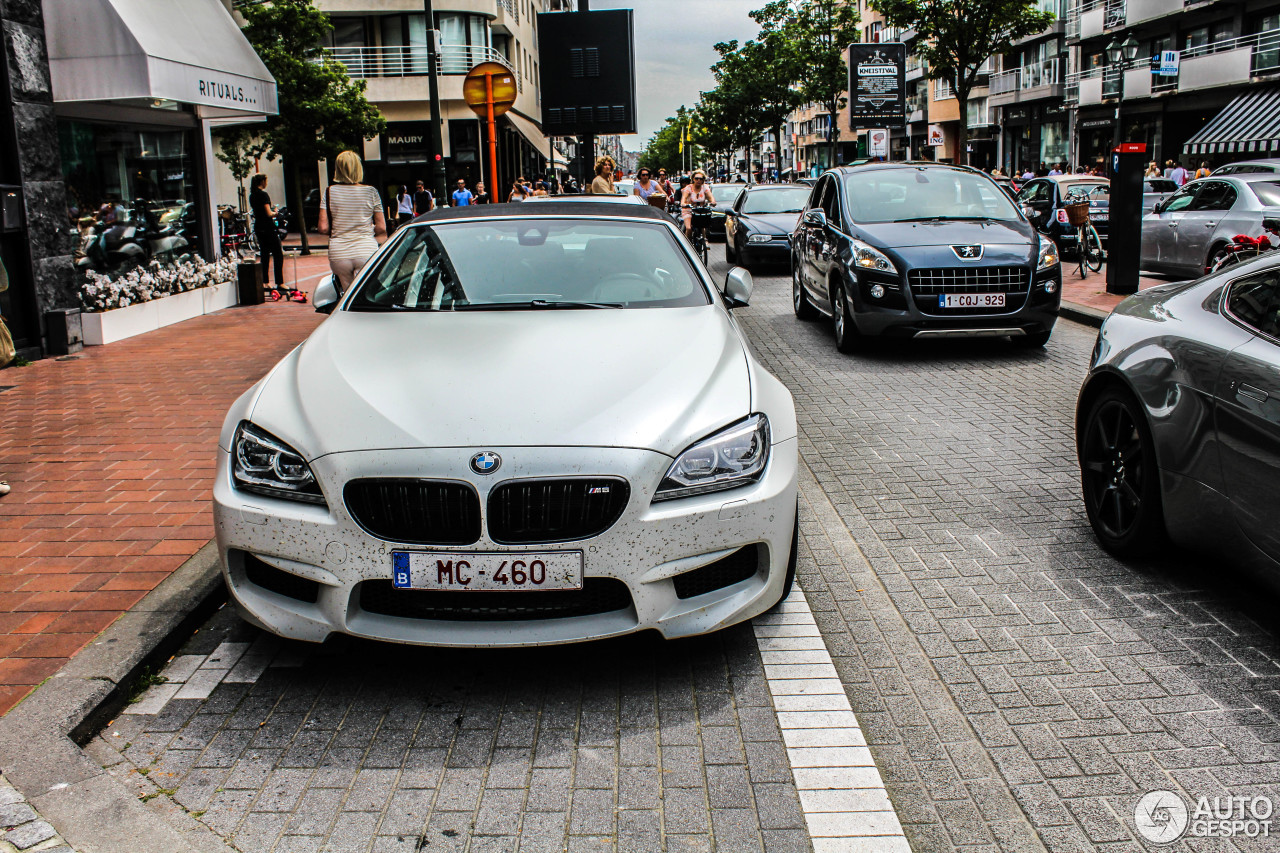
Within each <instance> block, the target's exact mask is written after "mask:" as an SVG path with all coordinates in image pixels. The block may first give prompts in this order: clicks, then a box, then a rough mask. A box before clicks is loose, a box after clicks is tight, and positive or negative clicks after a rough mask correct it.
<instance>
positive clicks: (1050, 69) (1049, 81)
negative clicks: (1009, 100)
mask: <svg viewBox="0 0 1280 853" xmlns="http://www.w3.org/2000/svg"><path fill="white" fill-rule="evenodd" d="M1059 65H1060V63H1059V59H1058V57H1056V56H1055V57H1053V58H1052V59H1046V60H1044V61H1043V62H1034V63H1032V64H1031V65H1024V66H1023V67H1022V68H1021V69H1020V70H1021V71H1022V88H1024V89H1034V88H1036V87H1037V86H1052V85H1054V84H1055V83H1061V82H1062V78H1061V77H1060V76H1059V75H1058V68H1059Z"/></svg>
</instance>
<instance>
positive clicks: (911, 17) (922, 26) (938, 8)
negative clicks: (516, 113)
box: [871, 0, 1054, 164]
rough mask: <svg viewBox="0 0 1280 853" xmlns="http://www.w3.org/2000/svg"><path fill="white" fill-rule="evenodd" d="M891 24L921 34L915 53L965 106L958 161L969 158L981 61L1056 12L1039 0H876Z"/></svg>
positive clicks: (874, 3) (1044, 23)
mask: <svg viewBox="0 0 1280 853" xmlns="http://www.w3.org/2000/svg"><path fill="white" fill-rule="evenodd" d="M871 5H872V7H873V8H875V9H876V10H877V11H879V12H880V14H882V15H884V17H885V21H886V22H887V23H888V24H889V26H892V27H902V28H904V29H914V30H916V31H917V32H918V33H919V34H920V41H919V42H918V47H917V48H916V52H917V53H918V54H919V55H920V58H921V59H923V60H924V61H925V62H926V63H928V66H929V77H930V79H933V80H946V81H948V82H949V83H950V84H951V88H952V89H954V90H955V93H956V102H957V106H959V108H960V130H959V133H958V134H957V136H956V158H955V159H956V162H957V163H960V164H966V163H967V162H968V160H969V156H968V153H967V151H966V148H967V147H968V143H969V95H970V93H972V92H973V89H974V87H975V86H976V85H977V81H978V69H979V68H980V67H981V66H982V63H984V62H986V61H987V59H988V58H989V57H991V56H994V55H996V54H998V53H999V54H1003V53H1008V52H1009V51H1010V50H1011V49H1012V48H1013V43H1014V42H1016V41H1018V40H1019V39H1022V38H1026V37H1027V36H1032V35H1035V34H1036V33H1039V32H1042V31H1043V30H1044V29H1045V28H1046V27H1048V26H1049V25H1050V24H1052V23H1053V17H1054V16H1053V13H1051V12H1041V11H1039V10H1038V9H1037V8H1036V4H1035V0H871Z"/></svg>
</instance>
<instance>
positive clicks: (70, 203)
mask: <svg viewBox="0 0 1280 853" xmlns="http://www.w3.org/2000/svg"><path fill="white" fill-rule="evenodd" d="M58 145H59V149H60V151H61V154H62V169H63V175H64V177H65V179H66V189H67V209H66V213H67V219H68V224H69V225H70V226H71V227H72V228H74V229H75V230H76V232H77V234H78V239H77V243H76V264H77V266H79V267H80V268H81V269H84V270H94V271H97V272H107V273H119V272H125V271H127V270H128V269H130V268H132V267H136V266H140V265H145V264H149V263H150V262H152V261H160V262H161V263H171V262H174V261H179V260H182V259H184V258H186V257H189V256H190V255H191V254H193V253H196V252H199V251H200V248H201V247H200V232H201V228H200V221H201V218H202V217H201V210H200V204H199V201H198V199H197V198H196V192H195V172H194V165H195V158H194V157H193V155H192V153H193V148H194V139H193V131H190V130H153V129H140V128H136V127H123V126H119V125H105V124H90V123H87V122H77V121H68V120H65V119H64V120H59V122H58Z"/></svg>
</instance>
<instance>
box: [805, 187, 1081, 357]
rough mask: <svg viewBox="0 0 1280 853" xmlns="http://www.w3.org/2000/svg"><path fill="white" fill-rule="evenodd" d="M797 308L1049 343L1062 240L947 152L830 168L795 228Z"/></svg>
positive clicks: (871, 322)
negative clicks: (941, 157)
mask: <svg viewBox="0 0 1280 853" xmlns="http://www.w3.org/2000/svg"><path fill="white" fill-rule="evenodd" d="M791 250H792V257H791V293H792V301H793V308H794V310H795V313H796V316H797V317H799V318H801V319H807V318H810V317H812V316H814V315H815V314H819V313H820V314H825V315H828V316H830V317H831V318H832V324H833V327H834V330H835V338H836V346H837V347H838V348H839V349H840V350H841V351H843V352H851V351H853V350H855V349H857V348H858V347H859V346H860V345H861V344H862V343H863V342H865V341H866V340H867V339H868V338H871V337H876V336H899V337H917V338H942V337H998V336H1006V337H1012V338H1013V339H1014V340H1015V341H1016V342H1018V343H1019V344H1022V345H1026V346H1044V344H1045V343H1046V342H1047V341H1048V340H1049V335H1050V334H1051V333H1052V331H1053V324H1054V322H1055V321H1056V320H1057V317H1058V307H1059V304H1060V302H1061V299H1062V292H1061V291H1062V267H1061V265H1060V264H1059V262H1058V250H1057V247H1056V246H1055V245H1054V243H1053V241H1052V240H1050V239H1049V238H1048V237H1044V236H1042V235H1040V234H1039V233H1037V231H1036V230H1035V228H1034V227H1033V226H1032V225H1031V223H1030V222H1028V221H1027V219H1026V218H1025V217H1024V216H1023V215H1022V213H1021V212H1019V210H1018V207H1017V206H1016V205H1015V204H1014V203H1013V202H1012V201H1010V200H1009V197H1008V196H1006V195H1005V194H1004V192H1003V191H1002V190H1001V189H1000V188H999V187H998V186H996V184H995V182H994V181H992V180H991V178H990V176H988V175H984V174H982V173H981V172H978V171H976V170H974V169H968V168H965V167H962V166H950V165H946V164H941V163H931V162H930V163H878V164H874V165H871V164H869V165H865V166H859V167H857V168H854V169H848V168H840V169H833V170H831V171H829V172H827V173H826V174H825V175H823V176H822V177H821V178H820V179H819V181H818V183H817V185H816V186H815V187H814V188H813V191H812V193H811V194H810V196H809V199H808V201H807V203H806V205H805V210H804V212H803V213H802V214H801V215H800V222H799V224H798V225H797V226H796V230H795V232H794V233H793V234H792V237H791Z"/></svg>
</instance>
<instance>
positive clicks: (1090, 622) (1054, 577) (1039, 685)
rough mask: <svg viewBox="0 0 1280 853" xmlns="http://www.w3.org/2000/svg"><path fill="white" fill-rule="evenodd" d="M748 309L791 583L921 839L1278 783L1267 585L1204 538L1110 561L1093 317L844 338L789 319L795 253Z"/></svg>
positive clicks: (1003, 842) (1120, 811) (941, 841)
mask: <svg viewBox="0 0 1280 853" xmlns="http://www.w3.org/2000/svg"><path fill="white" fill-rule="evenodd" d="M715 270H716V274H717V276H718V277H722V276H723V273H724V271H725V268H724V266H723V265H717V266H716V268H715ZM741 316H742V318H743V323H744V327H745V328H746V330H747V331H748V334H749V336H750V337H751V338H752V340H753V342H754V344H755V346H756V348H757V351H758V353H759V355H760V357H761V358H762V359H763V360H764V362H765V363H766V364H767V365H768V366H769V367H770V369H771V370H773V371H774V372H775V374H776V375H777V376H778V377H779V378H780V379H781V380H782V381H783V382H785V383H786V384H787V385H788V386H789V387H790V388H791V389H792V391H793V392H794V394H795V396H796V403H797V409H798V415H799V419H800V427H801V457H802V459H804V460H806V462H807V465H808V468H809V470H810V472H811V474H810V475H809V476H810V479H809V481H808V483H807V484H803V485H802V490H803V494H804V496H805V498H806V501H807V503H808V505H809V510H810V512H809V518H808V519H807V520H804V521H803V522H802V524H803V527H804V531H805V534H806V536H805V538H806V541H807V542H808V544H809V546H810V549H811V551H812V553H813V555H814V559H815V562H813V563H808V564H804V565H801V567H800V581H801V585H802V586H803V587H804V589H805V592H806V595H807V597H808V599H809V603H810V606H811V608H812V609H813V611H814V614H815V616H816V618H817V622H818V626H819V628H820V629H821V630H822V632H823V635H824V638H825V639H826V643H827V646H828V648H829V649H830V650H831V653H832V656H833V658H834V660H835V664H836V668H837V670H838V671H839V672H840V675H841V677H842V678H843V680H844V683H845V686H846V689H847V692H848V695H849V697H850V699H851V703H852V706H853V709H854V712H855V713H856V714H857V715H858V718H859V720H860V721H861V723H862V726H863V729H864V731H865V733H866V737H867V739H868V742H869V744H870V746H871V751H872V753H873V755H874V756H875V758H876V762H877V764H878V765H879V766H880V768H881V771H882V772H883V773H884V775H885V780H886V783H887V785H888V789H889V794H890V797H891V799H892V801H893V803H894V805H895V806H896V808H897V811H898V815H899V817H900V818H901V820H902V823H903V825H904V827H905V829H906V833H907V837H908V838H909V839H910V840H911V842H912V846H913V848H914V849H916V850H917V851H935V850H938V851H941V850H952V849H964V850H1051V851H1092V850H1107V851H1111V850H1140V849H1143V846H1142V845H1143V844H1144V843H1145V842H1142V841H1140V840H1139V839H1140V836H1139V835H1138V833H1137V831H1136V828H1135V823H1134V809H1135V806H1136V804H1137V801H1138V799H1139V797H1140V796H1141V795H1142V794H1143V793H1144V792H1147V791H1150V790H1152V789H1170V790H1172V791H1174V792H1178V793H1181V794H1182V795H1184V796H1186V797H1190V798H1191V801H1192V804H1193V807H1194V803H1195V798H1198V797H1200V796H1207V797H1211V798H1212V797H1216V796H1223V797H1225V796H1228V795H1234V796H1244V797H1252V796H1255V795H1257V796H1265V797H1270V798H1271V800H1272V801H1273V802H1274V801H1277V800H1280V749H1278V748H1277V743H1278V742H1280V724H1278V719H1277V718H1278V716H1280V695H1278V694H1277V688H1278V687H1280V666H1278V665H1277V658H1280V643H1278V642H1277V639H1276V636H1275V634H1274V628H1275V624H1276V621H1275V613H1276V609H1275V603H1276V596H1275V595H1274V594H1272V593H1268V592H1265V591H1262V590H1258V589H1256V588H1255V587H1253V586H1252V585H1251V584H1250V583H1249V581H1248V580H1246V579H1245V578H1242V577H1239V576H1237V575H1236V574H1235V573H1233V572H1232V571H1231V569H1230V567H1228V566H1223V565H1220V564H1217V563H1215V562H1214V561H1213V560H1212V557H1208V558H1205V557H1199V556H1193V555H1184V554H1167V555H1165V556H1163V557H1161V558H1159V559H1156V560H1153V561H1151V562H1143V563H1123V562H1120V561H1117V560H1115V559H1113V558H1111V557H1109V556H1107V555H1106V554H1104V553H1103V552H1102V551H1101V550H1100V549H1099V548H1098V547H1097V545H1096V543H1095V540H1094V539H1093V537H1092V535H1091V533H1090V531H1089V528H1088V524H1087V521H1086V519H1085V515H1084V509H1083V506H1082V504H1081V501H1080V498H1079V496H1078V495H1079V486H1078V480H1077V476H1078V472H1077V468H1076V465H1075V462H1074V442H1073V438H1072V428H1073V427H1072V424H1073V418H1074V402H1075V397H1076V393H1077V391H1078V389H1079V386H1080V382H1081V380H1082V378H1083V377H1084V374H1085V371H1086V368H1087V361H1088V355H1089V351H1090V349H1091V347H1092V344H1093V340H1094V335H1095V332H1094V331H1093V330H1092V329H1086V328H1085V327H1083V326H1079V325H1076V324H1074V323H1070V322H1061V323H1060V324H1059V325H1058V327H1057V330H1056V331H1055V333H1054V336H1053V338H1052V340H1051V341H1050V342H1049V345H1048V348H1047V349H1046V350H1045V351H1043V352H1037V353H1031V352H1026V351H1022V350H1018V349H1015V348H1013V347H1011V346H1010V345H1009V344H1008V343H1007V342H1004V341H988V342H970V343H955V342H951V343H944V342H938V343H935V344H928V345H903V346H893V347H887V348H882V349H878V350H875V351H873V352H871V353H869V354H865V355H857V356H852V357H849V356H843V355H840V354H839V353H837V352H836V350H835V347H834V344H833V340H832V335H831V332H830V330H829V324H828V323H825V322H821V321H819V322H815V323H801V322H799V321H797V320H796V319H795V318H794V316H793V315H792V312H791V306H790V280H789V278H787V271H786V270H774V271H771V273H770V274H763V273H762V274H759V275H757V276H756V294H755V297H754V298H753V300H752V306H751V308H750V309H747V310H745V311H743V312H741ZM824 539H825V540H826V541H825V543H824V541H823V540H824ZM867 566H869V567H870V569H871V570H872V571H870V572H867V571H866V570H865V567H867ZM1210 568H1211V569H1212V571H1209V572H1206V571H1205V570H1206V569H1210ZM1274 831H1276V832H1280V822H1277V825H1276V826H1275V828H1274ZM1233 845H1234V846H1233ZM1277 846H1280V843H1278V842H1276V841H1275V840H1274V839H1263V840H1255V841H1248V840H1243V841H1228V840H1224V839H1184V840H1183V841H1181V842H1179V843H1178V844H1175V845H1173V846H1172V847H1164V848H1160V849H1188V850H1231V849H1247V850H1275V849H1277Z"/></svg>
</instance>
